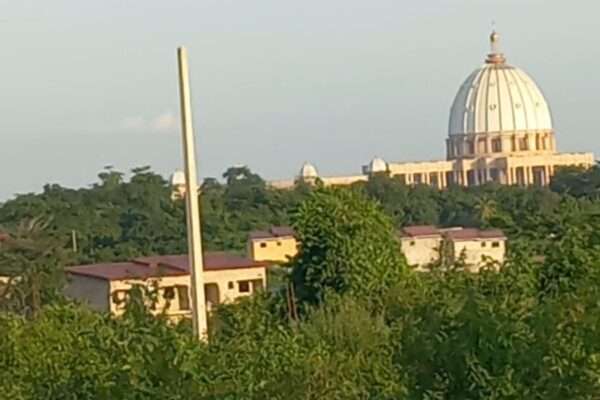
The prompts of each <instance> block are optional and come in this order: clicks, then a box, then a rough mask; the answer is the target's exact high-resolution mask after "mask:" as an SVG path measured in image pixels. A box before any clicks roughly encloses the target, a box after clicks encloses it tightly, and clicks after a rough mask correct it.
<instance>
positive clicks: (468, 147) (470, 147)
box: [467, 140, 475, 154]
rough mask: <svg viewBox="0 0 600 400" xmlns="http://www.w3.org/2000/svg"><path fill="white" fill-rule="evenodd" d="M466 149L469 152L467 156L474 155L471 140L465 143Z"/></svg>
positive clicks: (473, 144) (473, 146) (473, 143)
mask: <svg viewBox="0 0 600 400" xmlns="http://www.w3.org/2000/svg"><path fill="white" fill-rule="evenodd" d="M467 149H468V151H469V154H473V153H475V142H474V141H473V140H469V141H468V142H467Z"/></svg>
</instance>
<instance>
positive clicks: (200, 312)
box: [177, 47, 208, 340]
mask: <svg viewBox="0 0 600 400" xmlns="http://www.w3.org/2000/svg"><path fill="white" fill-rule="evenodd" d="M177 61H178V66H179V99H180V106H181V129H182V135H183V156H184V161H185V184H186V192H187V195H186V196H185V204H186V208H187V237H188V263H189V266H190V274H191V278H192V282H191V288H192V320H193V324H194V335H195V336H196V337H197V338H198V339H200V340H204V339H206V335H207V333H208V332H207V324H206V300H205V299H204V260H203V255H202V232H201V227H200V206H199V204H198V196H199V194H198V178H197V176H196V148H195V141H194V130H193V127H192V106H191V99H190V78H189V69H188V60H187V50H186V49H185V47H179V48H178V49H177Z"/></svg>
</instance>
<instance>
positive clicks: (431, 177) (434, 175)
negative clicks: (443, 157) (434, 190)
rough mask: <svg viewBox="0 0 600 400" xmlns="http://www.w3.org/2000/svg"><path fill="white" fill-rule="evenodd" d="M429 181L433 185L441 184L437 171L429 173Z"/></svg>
mask: <svg viewBox="0 0 600 400" xmlns="http://www.w3.org/2000/svg"><path fill="white" fill-rule="evenodd" d="M429 183H430V184H431V186H433V187H438V186H439V182H438V174H437V172H431V173H430V174H429Z"/></svg>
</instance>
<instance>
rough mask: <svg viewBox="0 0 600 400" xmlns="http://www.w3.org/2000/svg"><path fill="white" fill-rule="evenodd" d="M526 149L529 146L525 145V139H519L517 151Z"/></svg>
mask: <svg viewBox="0 0 600 400" xmlns="http://www.w3.org/2000/svg"><path fill="white" fill-rule="evenodd" d="M528 147H529V146H528V145H527V138H526V137H522V138H519V150H528Z"/></svg>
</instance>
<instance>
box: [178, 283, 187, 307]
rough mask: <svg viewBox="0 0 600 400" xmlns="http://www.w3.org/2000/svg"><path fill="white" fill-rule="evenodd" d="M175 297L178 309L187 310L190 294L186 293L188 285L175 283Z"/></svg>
mask: <svg viewBox="0 0 600 400" xmlns="http://www.w3.org/2000/svg"><path fill="white" fill-rule="evenodd" d="M175 289H177V298H178V299H179V309H180V310H189V309H190V296H189V294H188V287H187V286H186V285H177V286H175Z"/></svg>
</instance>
